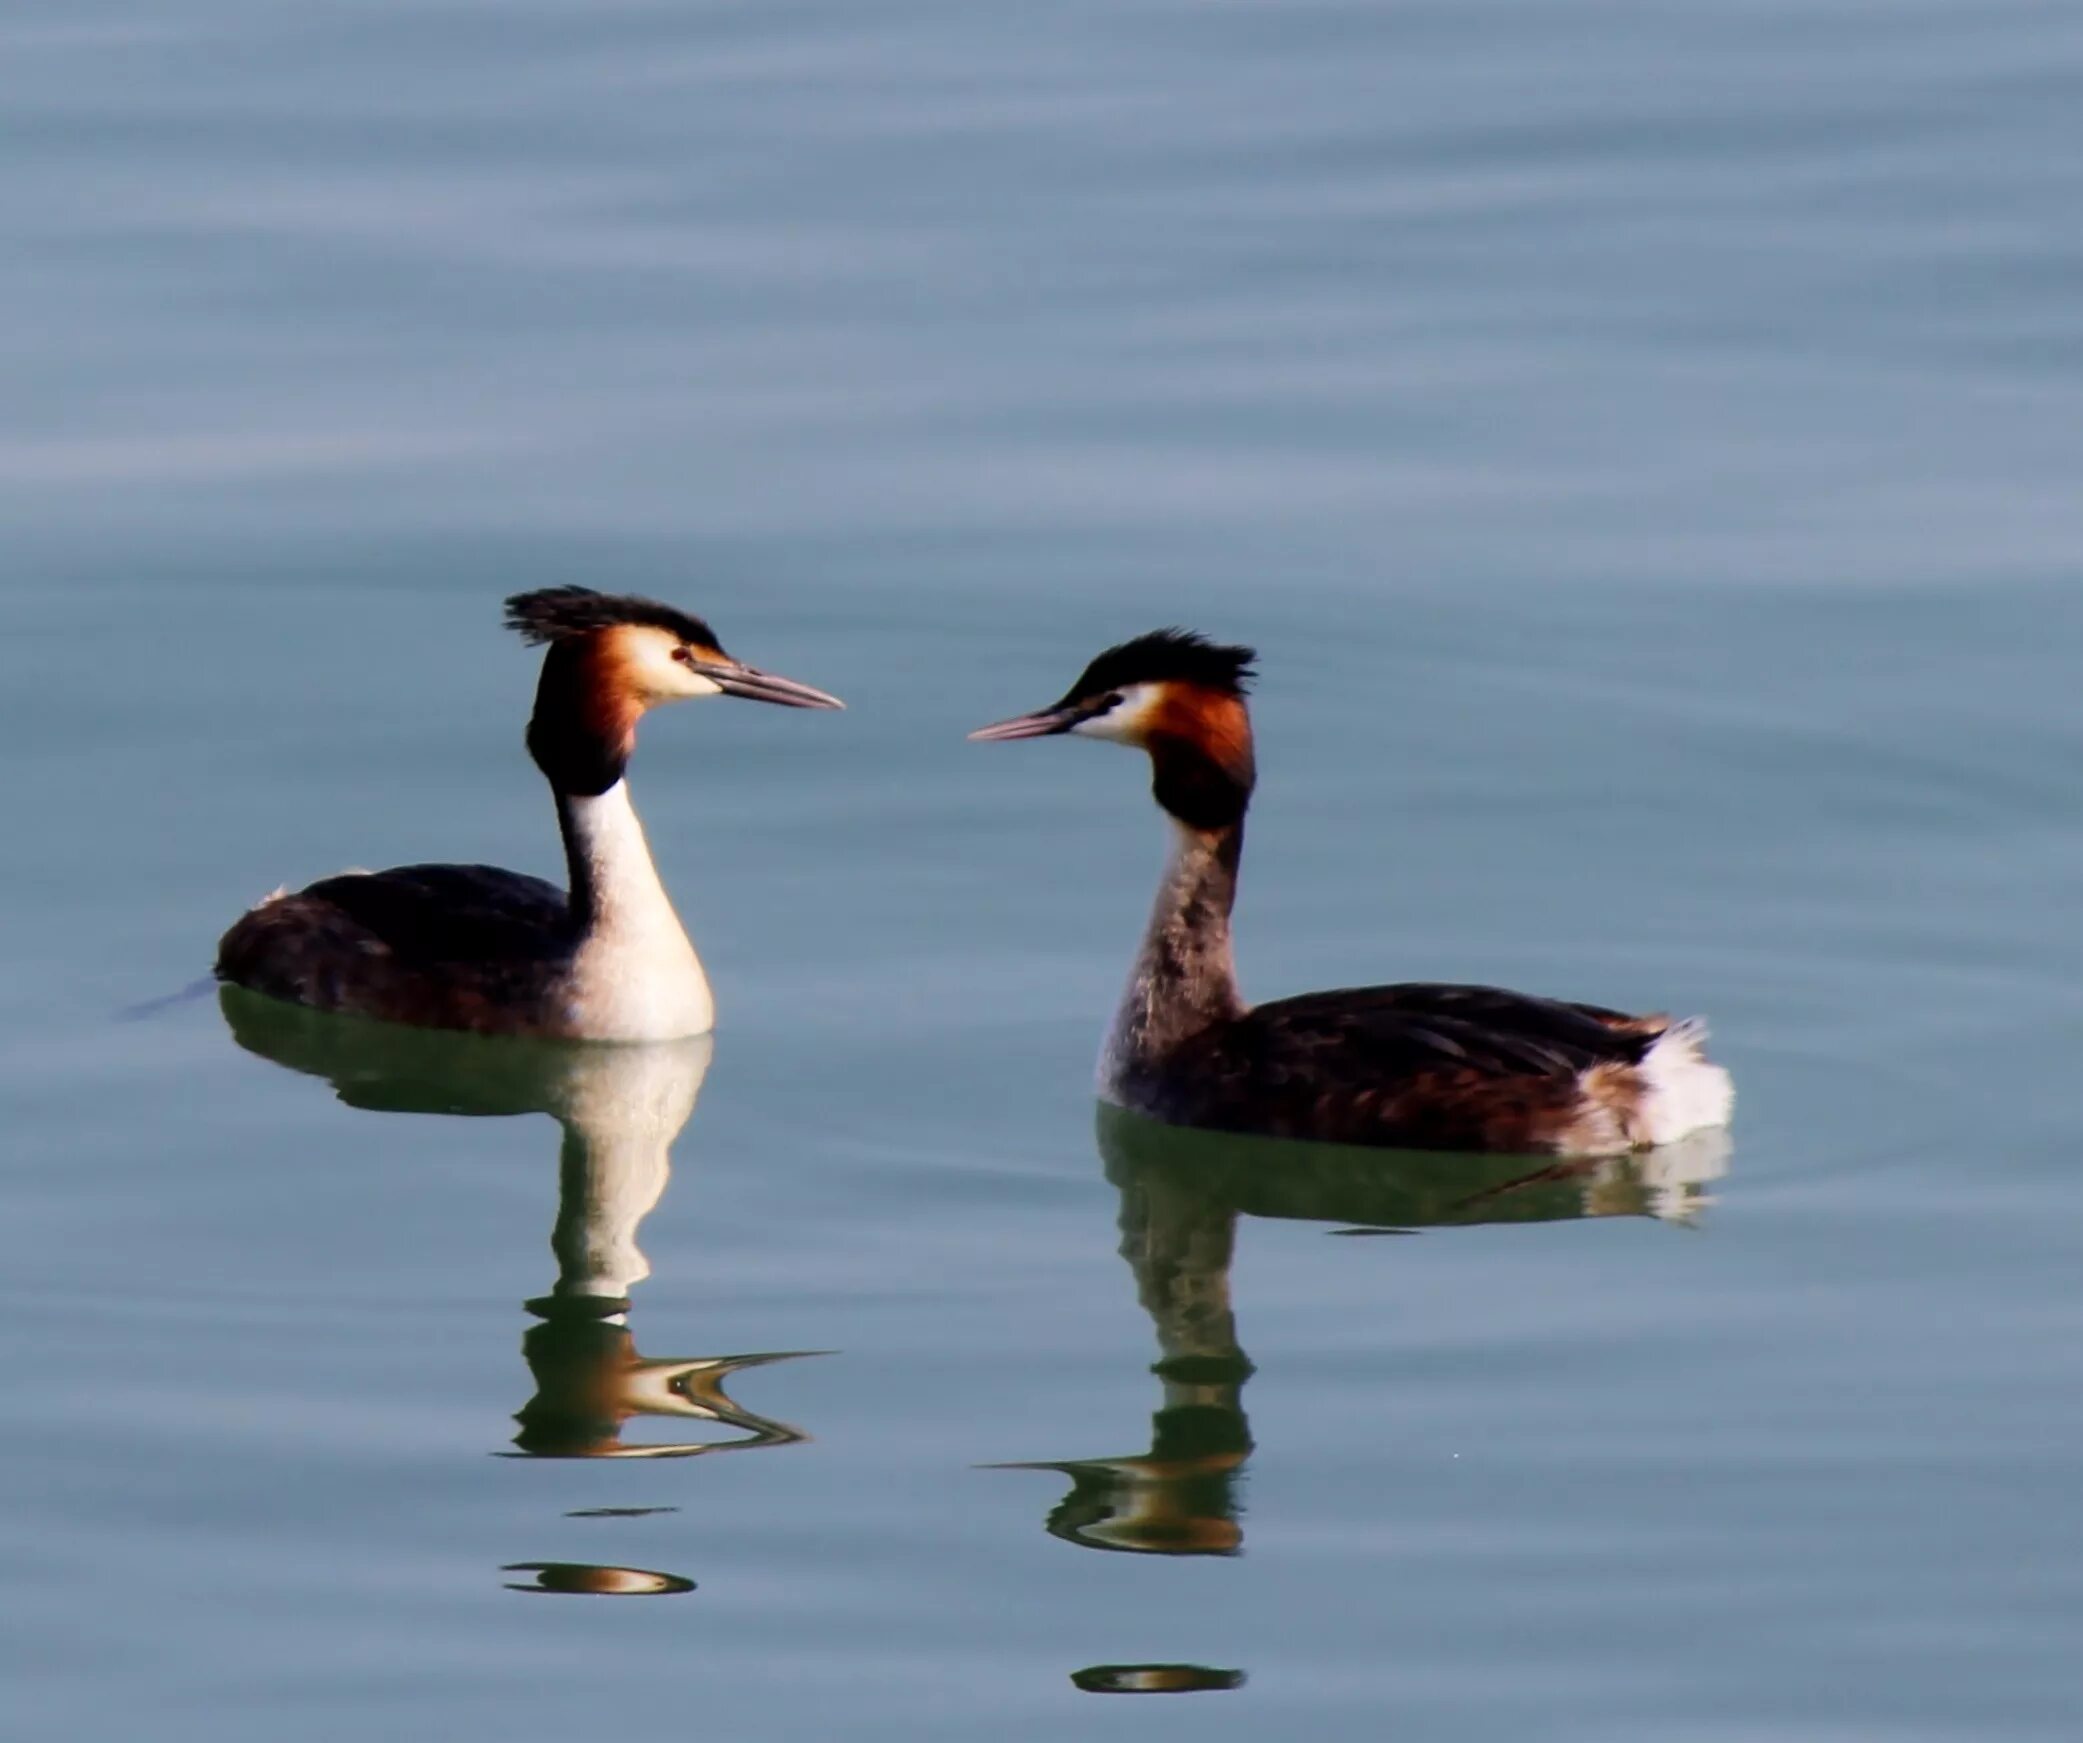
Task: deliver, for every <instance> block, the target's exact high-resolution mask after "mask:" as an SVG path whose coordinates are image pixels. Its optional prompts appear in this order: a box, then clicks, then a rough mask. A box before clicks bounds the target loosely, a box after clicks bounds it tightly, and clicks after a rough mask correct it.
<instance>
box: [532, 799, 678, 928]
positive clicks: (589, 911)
mask: <svg viewBox="0 0 2083 1743" xmlns="http://www.w3.org/2000/svg"><path fill="white" fill-rule="evenodd" d="M557 828H558V830H559V832H560V833H561V834H562V835H563V837H564V860H565V864H566V866H567V868H568V869H569V872H570V877H571V914H572V921H573V924H574V925H575V927H576V928H577V930H578V931H579V932H580V933H581V934H582V935H586V934H592V933H602V932H605V933H632V934H634V933H651V932H654V931H656V930H658V929H660V928H670V930H671V931H672V932H676V933H679V934H680V935H681V936H682V937H683V938H684V937H685V936H686V934H685V930H684V928H682V926H681V924H680V916H679V915H678V914H677V913H676V912H675V911H674V909H673V902H672V898H671V897H670V896H668V895H667V894H666V893H665V884H664V882H663V881H662V880H661V879H660V878H659V875H658V865H657V862H656V861H654V860H653V859H652V857H651V844H650V842H648V841H647V840H646V839H645V838H644V825H643V822H642V820H641V819H640V818H638V816H637V814H636V807H635V806H634V805H633V804H631V803H630V799H629V783H628V782H627V781H617V782H616V783H615V784H614V785H613V786H612V787H610V788H608V790H607V791H606V792H604V793H595V794H590V795H585V794H576V793H559V794H558V795H557Z"/></svg>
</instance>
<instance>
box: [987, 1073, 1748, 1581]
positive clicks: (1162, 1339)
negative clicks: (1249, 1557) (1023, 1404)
mask: <svg viewBox="0 0 2083 1743" xmlns="http://www.w3.org/2000/svg"><path fill="white" fill-rule="evenodd" d="M1098 1137H1099V1150H1100V1155H1101V1158H1102V1159H1103V1160H1104V1162H1105V1163H1106V1171H1107V1178H1108V1179H1109V1180H1110V1181H1112V1182H1113V1184H1114V1186H1115V1188H1116V1189H1117V1190H1118V1191H1119V1192H1120V1194H1121V1216H1120V1228H1121V1256H1122V1257H1123V1258H1124V1259H1126V1260H1127V1261H1128V1265H1129V1269H1130V1271H1131V1272H1133V1273H1134V1276H1135V1280H1136V1294H1137V1297H1138V1299H1139V1300H1140V1301H1141V1303H1142V1306H1143V1311H1144V1312H1145V1313H1147V1314H1148V1315H1149V1316H1150V1322H1151V1325H1152V1327H1153V1329H1154V1330H1155V1332H1156V1334H1157V1348H1158V1360H1157V1362H1156V1363H1155V1364H1154V1365H1153V1366H1152V1368H1151V1372H1152V1373H1153V1374H1155V1375H1156V1376H1157V1379H1158V1382H1159V1385H1160V1389H1161V1390H1160V1401H1159V1406H1158V1410H1157V1413H1156V1415H1155V1417H1154V1418H1153V1419H1152V1424H1151V1436H1150V1448H1149V1450H1148V1451H1147V1452H1142V1453H1133V1454H1127V1455H1124V1456H1120V1457H1115V1458H1090V1459H1072V1460H1054V1461H1049V1462H1046V1463H1032V1464H1023V1465H1015V1466H1009V1467H1006V1468H1008V1469H1017V1470H1047V1471H1055V1472H1058V1473H1059V1474H1061V1475H1062V1476H1065V1477H1068V1478H1069V1479H1070V1490H1069V1492H1068V1493H1067V1494H1066V1495H1064V1497H1063V1498H1062V1500H1060V1501H1059V1502H1057V1504H1056V1505H1055V1506H1054V1507H1053V1508H1052V1509H1051V1510H1050V1512H1049V1515H1048V1519H1047V1529H1048V1531H1049V1533H1050V1535H1052V1536H1055V1537H1060V1538H1062V1539H1064V1540H1065V1541H1066V1542H1069V1543H1075V1544H1078V1545H1079V1546H1081V1547H1082V1548H1086V1549H1110V1550H1126V1551H1131V1552H1134V1553H1137V1554H1142V1555H1234V1554H1236V1553H1237V1552H1238V1551H1239V1550H1240V1549H1242V1547H1243V1543H1244V1530H1243V1524H1242V1519H1241V1514H1242V1498H1241V1492H1240V1491H1241V1487H1242V1479H1243V1475H1244V1467H1245V1461H1246V1459H1247V1457H1248V1456H1249V1454H1250V1453H1251V1450H1252V1440H1251V1424H1250V1421H1249V1419H1248V1418H1247V1417H1246V1415H1245V1412H1244V1401H1243V1394H1244V1383H1245V1381H1246V1380H1248V1379H1249V1378H1250V1376H1251V1372H1252V1365H1251V1361H1250V1359H1249V1358H1248V1357H1247V1356H1246V1355H1245V1353H1244V1350H1243V1347H1242V1345H1241V1344H1240V1343H1239V1342H1238V1339H1237V1326H1236V1316H1235V1313H1234V1311H1233V1310H1232V1308H1231V1304H1230V1259H1231V1254H1232V1252H1233V1250H1234V1247H1235V1243H1236V1230H1237V1219H1238V1218H1239V1217H1240V1216H1258V1217H1280V1218H1288V1219H1298V1220H1304V1221H1311V1222H1324V1223H1333V1224H1343V1225H1346V1226H1345V1227H1343V1228H1341V1229H1339V1230H1338V1231H1337V1232H1339V1233H1342V1234H1352V1235H1373V1234H1381V1235H1386V1234H1401V1233H1406V1232H1410V1231H1414V1230H1417V1229H1422V1228H1450V1227H1454V1226H1457V1225H1462V1226H1465V1225H1472V1224H1478V1223H1508V1222H1563V1221H1569V1220H1573V1219H1577V1218H1582V1217H1599V1216H1646V1217H1653V1218H1657V1219H1659V1220H1661V1221H1665V1222H1675V1223H1681V1224H1689V1223H1691V1222H1693V1221H1694V1220H1696V1219H1697V1217H1698V1216H1699V1214H1700V1212H1701V1211H1702V1210H1703V1209H1704V1208H1705V1207H1706V1205H1707V1204H1708V1202H1709V1200H1708V1198H1707V1195H1706V1194H1707V1186H1708V1183H1709V1182H1710V1181H1712V1180H1714V1179H1716V1178H1717V1177H1719V1176H1720V1175H1721V1174H1722V1173H1723V1172H1724V1171H1725V1169H1726V1167H1727V1164H1728V1154H1729V1146H1728V1139H1727V1136H1726V1134H1725V1133H1722V1132H1719V1131H1714V1132H1701V1133H1696V1134H1694V1135H1693V1136H1692V1137H1691V1138H1689V1139H1688V1140H1686V1141H1685V1142H1684V1143H1681V1144H1676V1145H1671V1146H1668V1147H1666V1148H1664V1149H1662V1150H1653V1151H1647V1152H1644V1153H1642V1154H1639V1155H1634V1156H1622V1157H1611V1158H1606V1159H1604V1160H1599V1161H1581V1162H1557V1161H1553V1160H1551V1159H1546V1158H1538V1157H1533V1158H1529V1157H1524V1156H1479V1155H1451V1156H1439V1155H1428V1154H1422V1153H1419V1152H1415V1151H1398V1150H1363V1149H1350V1148H1346V1147H1344V1146H1342V1145H1333V1144H1316V1143H1305V1142H1299V1141H1293V1140H1285V1139H1275V1138H1257V1137H1247V1136H1239V1135H1235V1134H1231V1133H1225V1132H1201V1131H1193V1130H1189V1129H1187V1128H1185V1127H1180V1126H1166V1125H1160V1124H1158V1123H1157V1122H1156V1121H1154V1120H1150V1119H1146V1118H1144V1117H1143V1116H1142V1115H1140V1114H1132V1113H1128V1112H1126V1111H1124V1110H1122V1109H1120V1108H1116V1107H1112V1106H1108V1105H1106V1104H1104V1103H1103V1104H1101V1106H1100V1109H1099V1131H1098Z"/></svg>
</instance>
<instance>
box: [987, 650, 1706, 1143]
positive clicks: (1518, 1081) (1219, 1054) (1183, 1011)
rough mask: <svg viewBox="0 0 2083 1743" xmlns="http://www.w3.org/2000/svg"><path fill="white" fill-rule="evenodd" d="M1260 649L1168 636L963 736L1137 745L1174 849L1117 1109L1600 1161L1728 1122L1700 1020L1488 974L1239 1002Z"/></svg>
mask: <svg viewBox="0 0 2083 1743" xmlns="http://www.w3.org/2000/svg"><path fill="white" fill-rule="evenodd" d="M1254 658H1256V655H1254V654H1253V652H1252V650H1251V649H1249V648H1238V647H1218V646H1216V645H1215V644H1214V643H1212V642H1209V641H1207V640H1206V639H1205V638H1203V637H1201V636H1198V635H1194V634H1191V633H1189V632H1186V631H1183V630H1159V631H1157V632H1156V633H1155V634H1152V635H1146V636H1142V637H1140V638H1139V639H1137V640H1135V641H1131V642H1125V643H1123V644H1122V645H1121V646H1120V647H1117V648H1112V649H1109V650H1108V651H1107V652H1106V653H1103V654H1101V655H1100V656H1099V658H1098V659H1096V660H1094V661H1093V662H1092V664H1091V665H1090V666H1088V667H1086V669H1085V673H1084V675H1083V676H1082V677H1081V678H1079V679H1078V681H1077V682H1076V683H1075V684H1073V685H1072V686H1071V687H1070V690H1069V692H1068V693H1067V694H1066V695H1065V696H1064V697H1063V699H1062V700H1061V701H1059V702H1056V703H1054V704H1052V705H1051V706H1050V707H1047V708H1044V709H1042V710H1041V711H1040V712H1039V713H1037V714H1025V715H1021V716H1020V717H1019V718H1017V719H1014V720H1006V721H1001V722H999V723H998V724H997V725H996V726H986V727H983V728H981V729H980V730H979V731H976V732H973V733H971V734H970V735H969V736H970V737H971V738H975V739H985V740H998V739H1014V738H1043V737H1047V736H1049V735H1051V734H1056V733H1076V734H1078V735H1080V736H1083V737H1086V738H1101V739H1111V740H1113V741H1115V742H1116V743H1119V744H1126V745H1131V746H1134V747H1136V748H1138V749H1140V750H1143V751H1146V752H1148V754H1149V757H1150V763H1151V768H1152V771H1153V774H1154V780H1153V783H1152V792H1153V795H1154V796H1155V798H1156V800H1157V803H1158V805H1159V806H1160V807H1161V808H1162V809H1163V810H1164V811H1165V813H1166V814H1167V816H1168V817H1169V818H1170V821H1171V825H1172V853H1171V860H1170V863H1169V865H1168V866H1167V868H1166V870H1165V874H1164V881H1163V882H1162V884H1160V886H1159V888H1158V893H1157V905H1156V907H1155V909H1154V910H1153V911H1152V913H1151V916H1150V925H1149V929H1148V931H1147V933H1146V934H1145V936H1144V939H1143V948H1142V951H1141V953H1140V954H1139V955H1138V956H1137V958H1136V963H1135V968H1134V970H1133V972H1132V973H1131V974H1130V976H1129V982H1128V990H1127V992H1126V993H1125V994H1124V995H1123V997H1122V1001H1121V1008H1120V1011H1119V1013H1118V1014H1117V1015H1116V1016H1115V1018H1114V1024H1113V1027H1112V1029H1111V1030H1110V1031H1109V1033H1108V1035H1107V1040H1106V1046H1105V1049H1104V1051H1103V1052H1102V1054H1101V1056H1100V1069H1099V1090H1100V1094H1101V1095H1102V1096H1103V1097H1104V1098H1105V1099H1106V1100H1108V1101H1110V1102H1114V1103H1116V1104H1118V1105H1120V1106H1122V1107H1126V1108H1130V1109H1133V1110H1135V1111H1137V1112H1139V1113H1144V1114H1148V1115H1150V1116H1151V1117H1153V1118H1155V1119H1159V1120H1164V1121H1167V1122H1169V1123H1171V1124H1173V1125H1181V1126H1202V1127H1209V1128H1213V1129H1216V1130H1222V1131H1232V1132H1259V1133H1265V1134H1268V1135H1271V1136H1275V1137H1290V1138H1317V1139H1327V1140H1332V1141H1335V1142H1338V1143H1345V1144H1379V1145H1392V1146H1396V1147H1398V1148H1407V1149H1419V1150H1488V1151H1516V1152H1524V1153H1539V1154H1551V1155H1561V1156H1595V1155H1608V1154H1613V1153H1616V1152H1619V1151H1624V1150H1633V1149H1644V1148H1647V1147H1649V1146H1651V1145H1655V1144H1664V1143H1669V1142H1671V1141H1672V1140H1674V1139H1676V1138H1679V1137H1682V1136H1684V1134H1686V1133H1687V1132H1691V1131H1697V1130H1700V1129H1702V1128H1704V1127H1712V1126H1721V1125H1726V1124H1727V1123H1728V1118H1729V1110H1730V1106H1731V1103H1732V1101H1733V1094H1734V1092H1733V1090H1732V1088H1731V1086H1730V1083H1729V1076H1728V1073H1727V1072H1725V1071H1723V1070H1722V1069H1721V1067H1719V1066H1717V1065H1712V1064H1709V1063H1708V1062H1707V1060H1706V1059H1705V1058H1704V1057H1702V1055H1701V1052H1700V1041H1701V1039H1702V1038H1703V1035H1704V1031H1703V1030H1702V1028H1701V1027H1700V1025H1699V1024H1697V1023H1693V1022H1674V1021H1673V1020H1672V1019H1671V1018H1669V1017H1665V1016H1641V1017H1635V1016H1628V1015H1626V1014H1625V1013H1623V1012H1620V1011H1609V1010H1606V1009H1604V1008H1602V1007H1600V1006H1597V1005H1579V1004H1566V1003H1563V1002H1561V1001H1559V1000H1554V999H1544V998H1533V997H1529V996H1528V995H1526V994H1524V993H1513V992H1504V991H1502V990H1500V989H1498V988H1496V987H1472V986H1433V985H1409V986H1384V987H1357V988H1350V989H1346V990H1343V991H1338V992H1325V993H1308V994H1305V995H1303V996H1302V997H1300V998H1293V999H1282V1000H1280V1001H1278V1002H1277V1003H1274V1004H1268V1005H1256V1006H1253V1005H1247V1004H1246V1003H1245V1002H1244V1000H1243V998H1242V996H1241V995H1240V994H1239V992H1238V990H1237V975H1236V966H1235V963H1234V960H1233V958H1232V955H1231V950H1230V908H1231V904H1232V903H1233V902H1234V900H1235V898H1236V891H1237V867H1238V862H1239V860H1240V858H1241V856H1242V853H1243V846H1244V813H1245V809H1246V807H1247V806H1248V805H1249V804H1250V802H1251V792H1252V787H1253V784H1254V782H1255V780H1256V771H1255V766H1254V762H1253V755H1252V741H1251V717H1250V714H1249V712H1248V710H1247V709H1246V706H1245V700H1244V697H1245V691H1246V689H1247V687H1248V684H1249V681H1250V679H1251V677H1252V671H1251V662H1252V660H1253V659H1254Z"/></svg>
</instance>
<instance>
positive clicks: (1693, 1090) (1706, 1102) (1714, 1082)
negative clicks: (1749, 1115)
mask: <svg viewBox="0 0 2083 1743" xmlns="http://www.w3.org/2000/svg"><path fill="white" fill-rule="evenodd" d="M1706 1039H1707V1026H1706V1025H1705V1024H1704V1023H1702V1022H1700V1021H1699V1020H1698V1019H1697V1018H1689V1019H1687V1020H1686V1021H1685V1022H1682V1023H1673V1024H1672V1025H1671V1026H1670V1028H1668V1029H1666V1030H1665V1031H1664V1032H1663V1033H1662V1034H1661V1035H1659V1036H1658V1037H1657V1038H1656V1041H1655V1043H1654V1044H1653V1045H1652V1046H1651V1047H1650V1049H1649V1051H1648V1053H1647V1054H1646V1055H1644V1056H1643V1059H1642V1063H1641V1064H1640V1065H1639V1066H1637V1067H1636V1068H1635V1069H1636V1070H1637V1071H1638V1072H1639V1073H1640V1074H1641V1079H1642V1089H1643V1095H1642V1105H1641V1108H1640V1111H1639V1116H1638V1118H1639V1128H1640V1129H1641V1130H1642V1131H1643V1133H1644V1135H1645V1138H1646V1141H1647V1142H1649V1143H1651V1144H1669V1143H1672V1142H1674V1141H1676V1140H1677V1139H1679V1138H1682V1137H1684V1136H1685V1134H1686V1133H1688V1132H1698V1131H1704V1130H1706V1129H1707V1128H1709V1127H1713V1126H1725V1125H1727V1124H1728V1123H1729V1115H1730V1113H1731V1111H1732V1110H1733V1109H1734V1107H1735V1105H1736V1086H1735V1085H1734V1084H1733V1083H1731V1082H1730V1081H1729V1074H1728V1073H1727V1072H1726V1071H1724V1070H1722V1068H1721V1067H1720V1066H1718V1065H1713V1064H1710V1063H1709V1062H1708V1061H1707V1059H1706V1058H1705V1057H1704V1056H1703V1055H1702V1054H1701V1052H1700V1045H1701V1043H1702V1042H1704V1041H1705V1040H1706Z"/></svg>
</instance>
